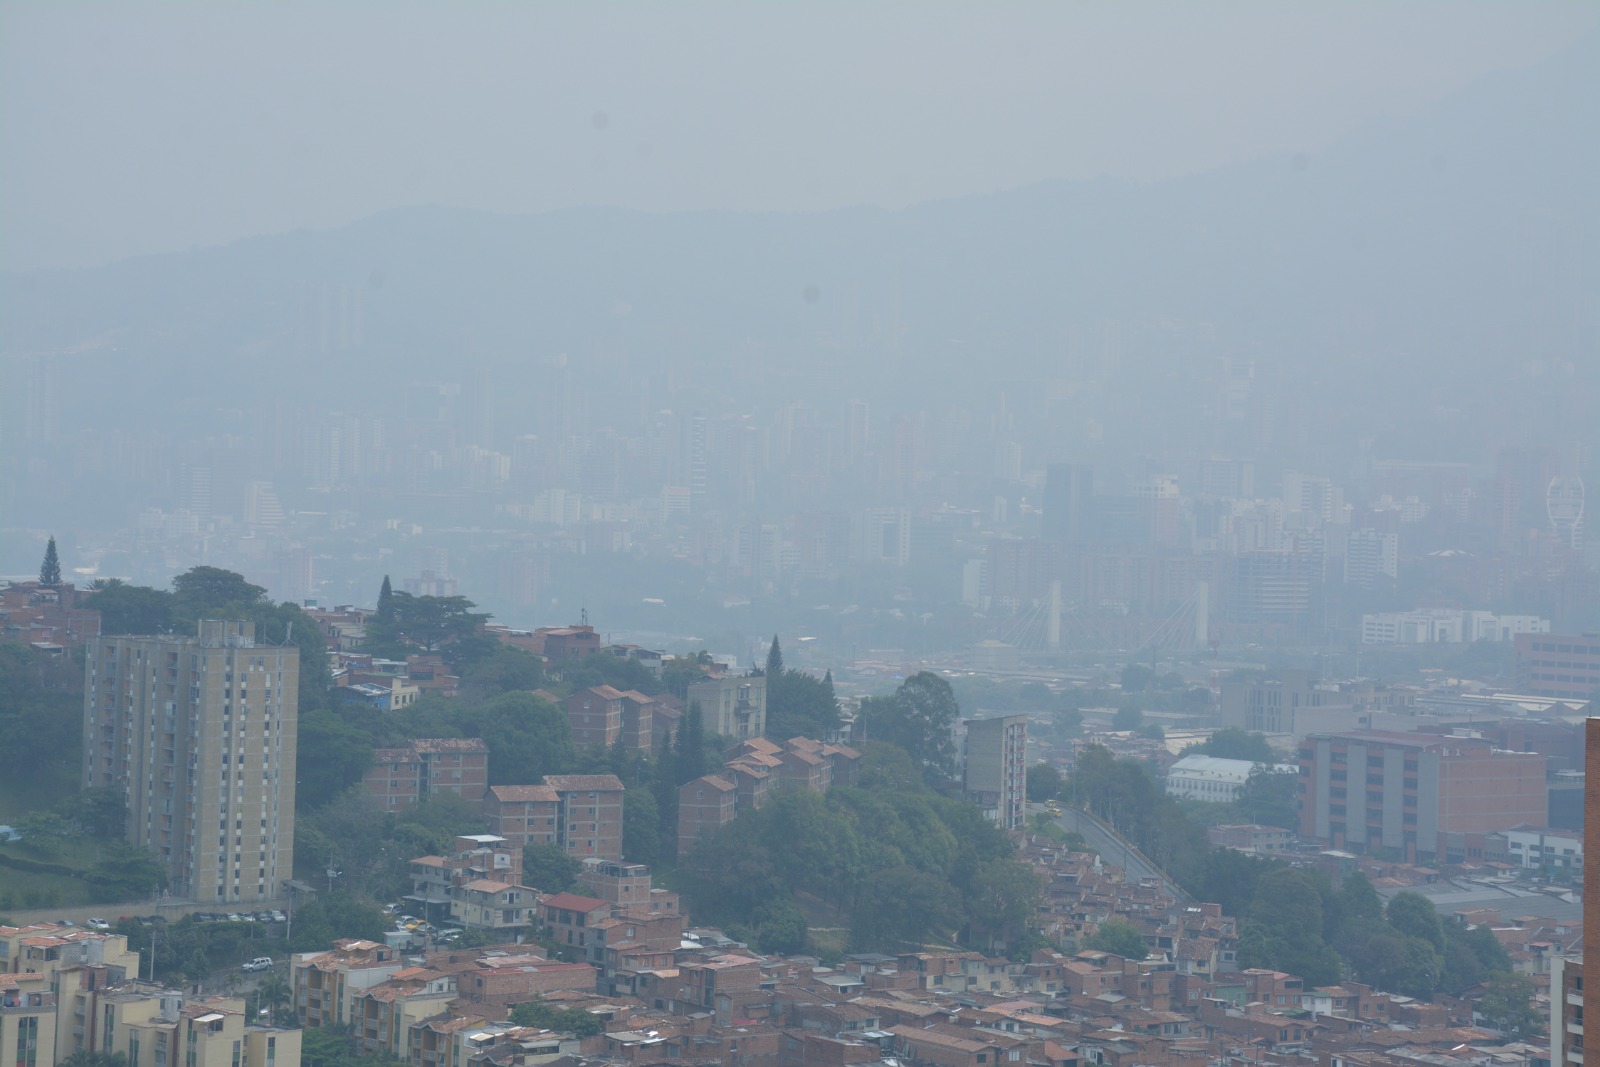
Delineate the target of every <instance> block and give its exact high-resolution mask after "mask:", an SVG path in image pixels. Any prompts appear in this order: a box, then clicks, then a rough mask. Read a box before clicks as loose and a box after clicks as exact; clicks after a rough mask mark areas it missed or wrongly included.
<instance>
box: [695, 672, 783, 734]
mask: <svg viewBox="0 0 1600 1067" xmlns="http://www.w3.org/2000/svg"><path fill="white" fill-rule="evenodd" d="M688 702H689V704H691V705H693V704H699V705H700V714H701V716H702V717H703V719H704V721H705V732H706V733H708V734H720V735H721V736H723V737H731V738H733V739H734V740H737V741H743V740H745V739H747V738H751V737H762V736H764V735H765V734H766V732H767V680H766V679H765V678H761V677H759V676H758V677H753V678H747V677H742V676H738V675H729V676H727V677H723V678H707V679H706V680H705V681H703V682H696V683H694V684H693V685H691V686H690V687H689V701H688Z"/></svg>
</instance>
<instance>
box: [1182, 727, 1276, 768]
mask: <svg viewBox="0 0 1600 1067" xmlns="http://www.w3.org/2000/svg"><path fill="white" fill-rule="evenodd" d="M1183 751H1184V754H1185V755H1190V754H1193V755H1197V756H1216V757H1217V758H1218V759H1243V760H1249V761H1250V762H1251V763H1277V762H1279V757H1278V754H1277V753H1276V752H1274V751H1273V750H1272V746H1271V745H1269V744H1267V738H1266V735H1265V734H1257V733H1251V732H1249V731H1248V730H1242V729H1240V728H1239V727H1237V726H1228V727H1225V728H1223V729H1221V730H1218V731H1216V732H1215V733H1213V734H1212V735H1211V736H1210V737H1208V738H1206V739H1205V740H1204V741H1199V742H1196V743H1195V744H1192V745H1190V746H1189V747H1187V748H1185V749H1184V750H1183Z"/></svg>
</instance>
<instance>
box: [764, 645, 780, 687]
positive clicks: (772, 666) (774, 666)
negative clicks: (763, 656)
mask: <svg viewBox="0 0 1600 1067" xmlns="http://www.w3.org/2000/svg"><path fill="white" fill-rule="evenodd" d="M782 674H783V649H781V648H779V647H778V635H777V634H773V635H772V647H771V648H769V649H767V687H768V688H769V689H770V688H771V686H772V680H773V679H774V678H778V677H780V676H781V675H782Z"/></svg>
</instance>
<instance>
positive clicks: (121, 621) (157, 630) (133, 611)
mask: <svg viewBox="0 0 1600 1067" xmlns="http://www.w3.org/2000/svg"><path fill="white" fill-rule="evenodd" d="M82 603H83V606H84V607H86V608H93V609H94V610H96V611H98V612H99V613H100V632H101V633H104V634H162V633H168V632H170V631H171V629H172V606H173V603H172V594H171V593H169V592H167V591H166V590H165V589H152V588H150V587H149V586H145V585H121V584H119V585H109V584H108V585H107V586H106V587H105V588H103V589H99V590H96V591H95V592H93V593H91V594H90V595H89V596H87V597H85V598H84V599H83V601H82Z"/></svg>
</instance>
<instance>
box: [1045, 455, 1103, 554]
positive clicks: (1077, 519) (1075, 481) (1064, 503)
mask: <svg viewBox="0 0 1600 1067" xmlns="http://www.w3.org/2000/svg"><path fill="white" fill-rule="evenodd" d="M1093 496H1094V472H1093V471H1092V470H1090V468H1088V467H1085V466H1083V465H1081V464H1076V463H1052V464H1050V466H1049V467H1048V468H1047V469H1046V471H1045V480H1044V536H1045V537H1046V538H1047V539H1048V540H1051V541H1059V542H1060V543H1061V544H1064V545H1073V544H1077V543H1078V542H1079V541H1081V540H1082V539H1083V538H1084V537H1085V535H1086V534H1087V533H1088V530H1087V526H1088V522H1087V512H1088V509H1089V508H1090V507H1091V506H1092V503H1093V500H1092V498H1093Z"/></svg>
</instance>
